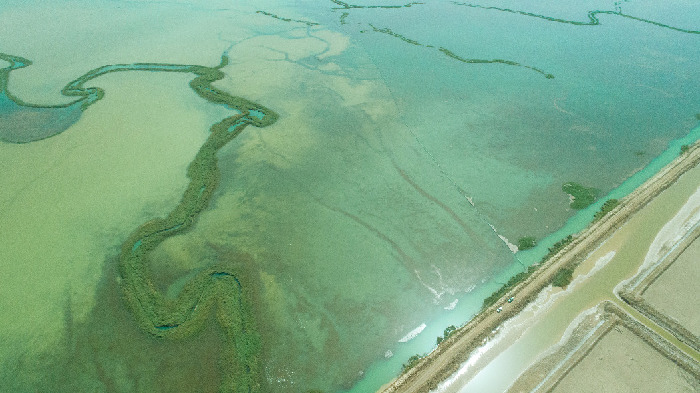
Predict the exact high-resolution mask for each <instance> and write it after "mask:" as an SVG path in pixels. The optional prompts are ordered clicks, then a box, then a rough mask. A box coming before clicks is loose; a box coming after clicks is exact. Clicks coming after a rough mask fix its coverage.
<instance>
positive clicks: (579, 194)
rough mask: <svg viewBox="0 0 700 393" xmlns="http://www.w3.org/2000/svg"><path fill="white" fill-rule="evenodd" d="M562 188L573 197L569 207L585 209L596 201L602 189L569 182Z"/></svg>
mask: <svg viewBox="0 0 700 393" xmlns="http://www.w3.org/2000/svg"><path fill="white" fill-rule="evenodd" d="M561 190H562V191H564V192H565V193H567V194H569V195H571V196H572V197H573V201H571V203H570V204H569V207H571V208H572V209H576V210H581V209H585V208H586V207H588V206H589V205H590V204H591V203H593V202H595V199H596V198H597V197H598V194H599V193H600V191H599V190H598V189H596V188H592V187H584V186H582V185H580V184H578V183H574V182H568V183H564V185H562V186H561Z"/></svg>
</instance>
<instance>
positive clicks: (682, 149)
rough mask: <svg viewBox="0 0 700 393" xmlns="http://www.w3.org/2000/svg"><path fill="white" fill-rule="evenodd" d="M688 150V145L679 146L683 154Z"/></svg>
mask: <svg viewBox="0 0 700 393" xmlns="http://www.w3.org/2000/svg"><path fill="white" fill-rule="evenodd" d="M689 150H690V145H683V146H681V154H685V153H687V152H688V151H689Z"/></svg>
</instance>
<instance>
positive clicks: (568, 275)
mask: <svg viewBox="0 0 700 393" xmlns="http://www.w3.org/2000/svg"><path fill="white" fill-rule="evenodd" d="M573 277H574V268H573V267H565V268H562V269H561V270H559V271H558V272H557V274H556V275H555V276H554V278H553V279H552V285H553V286H555V287H560V288H564V287H566V286H567V285H569V284H570V283H571V280H572V279H573Z"/></svg>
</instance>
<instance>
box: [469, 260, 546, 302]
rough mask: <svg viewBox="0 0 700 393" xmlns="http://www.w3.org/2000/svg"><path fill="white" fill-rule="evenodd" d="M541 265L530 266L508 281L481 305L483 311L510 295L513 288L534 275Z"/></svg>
mask: <svg viewBox="0 0 700 393" xmlns="http://www.w3.org/2000/svg"><path fill="white" fill-rule="evenodd" d="M538 267H539V265H531V266H528V267H527V269H526V270H525V271H522V272H520V273H518V274H516V275H514V276H513V277H511V278H510V280H508V282H507V283H505V284H503V286H501V287H500V288H499V289H498V290H496V291H495V292H494V293H492V294H491V295H489V297H487V298H486V299H484V303H483V304H482V305H481V309H482V310H484V309H487V308H489V307H491V306H492V305H494V304H496V302H497V301H498V299H500V298H502V297H503V295H505V294H506V293H508V291H510V290H511V289H512V288H513V287H515V286H516V285H518V284H519V283H520V282H521V281H524V280H525V279H526V278H528V277H530V275H531V274H532V273H534V272H535V271H536V270H537V268H538Z"/></svg>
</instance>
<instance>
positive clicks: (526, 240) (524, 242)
mask: <svg viewBox="0 0 700 393" xmlns="http://www.w3.org/2000/svg"><path fill="white" fill-rule="evenodd" d="M536 245H537V239H535V237H534V236H524V237H521V238H520V239H518V250H529V249H531V248H534V247H535V246H536Z"/></svg>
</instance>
